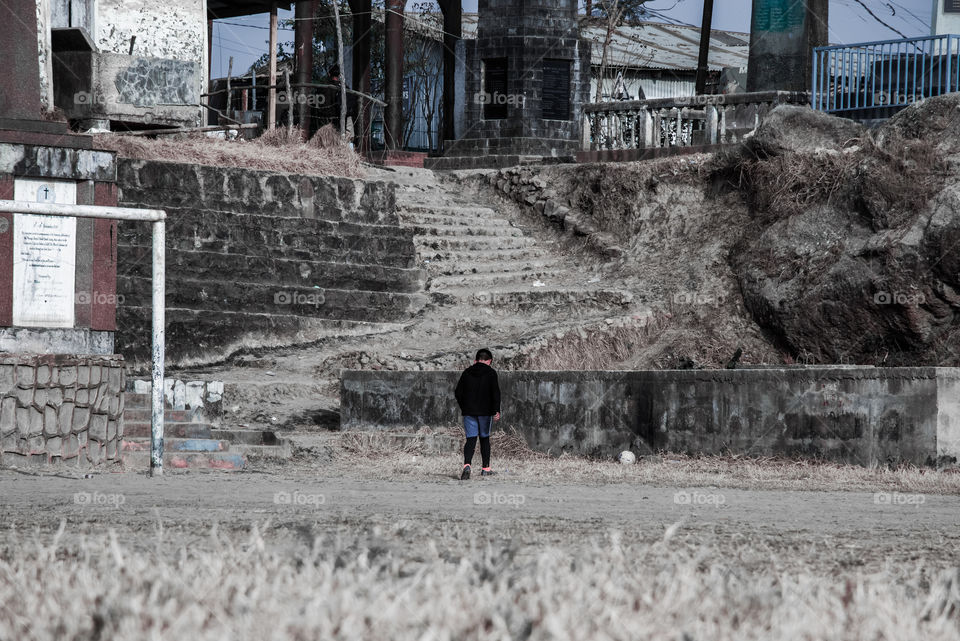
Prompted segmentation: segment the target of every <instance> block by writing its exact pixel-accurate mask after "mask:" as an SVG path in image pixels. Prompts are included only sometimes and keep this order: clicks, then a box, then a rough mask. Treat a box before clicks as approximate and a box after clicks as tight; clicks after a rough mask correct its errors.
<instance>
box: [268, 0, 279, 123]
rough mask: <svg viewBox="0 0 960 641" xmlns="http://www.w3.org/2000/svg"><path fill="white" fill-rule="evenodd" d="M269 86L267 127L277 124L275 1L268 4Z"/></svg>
mask: <svg viewBox="0 0 960 641" xmlns="http://www.w3.org/2000/svg"><path fill="white" fill-rule="evenodd" d="M269 74H270V88H269V89H268V90H267V129H273V128H274V127H276V126H277V3H276V2H273V3H271V4H270V68H269Z"/></svg>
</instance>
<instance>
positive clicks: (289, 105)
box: [283, 67, 293, 137]
mask: <svg viewBox="0 0 960 641" xmlns="http://www.w3.org/2000/svg"><path fill="white" fill-rule="evenodd" d="M283 83H284V85H286V88H287V90H286V92H287V133H288V134H289V135H290V136H291V137H292V136H293V88H292V87H291V86H290V68H289V67H286V68H285V69H284V70H283Z"/></svg>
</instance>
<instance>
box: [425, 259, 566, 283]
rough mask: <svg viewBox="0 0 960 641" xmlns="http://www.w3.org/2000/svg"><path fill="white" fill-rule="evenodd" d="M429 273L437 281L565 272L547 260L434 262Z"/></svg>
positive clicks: (429, 267) (429, 268) (428, 268)
mask: <svg viewBox="0 0 960 641" xmlns="http://www.w3.org/2000/svg"><path fill="white" fill-rule="evenodd" d="M426 267H427V270H428V272H429V273H430V274H431V275H434V276H433V278H434V279H436V278H437V277H438V276H458V275H482V274H498V273H500V272H527V271H534V272H536V271H540V272H548V271H553V272H556V271H561V272H562V271H563V267H562V266H560V265H558V264H557V262H556V261H554V260H550V259H545V260H524V259H520V260H496V261H490V262H479V261H478V262H473V263H471V262H463V263H454V262H445V261H434V262H430V263H428V264H427V265H426Z"/></svg>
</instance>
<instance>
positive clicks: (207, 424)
mask: <svg viewBox="0 0 960 641" xmlns="http://www.w3.org/2000/svg"><path fill="white" fill-rule="evenodd" d="M124 397H125V406H124V432H123V446H122V450H123V462H124V465H125V466H126V467H127V468H128V469H136V470H147V469H149V467H150V431H151V425H150V419H151V411H150V395H149V394H144V393H137V392H135V391H129V390H128V391H127V392H125V394H124ZM166 405H169V404H168V403H165V406H166ZM163 431H164V457H163V459H164V460H163V464H164V467H165V468H170V469H174V470H177V469H204V468H206V469H219V470H240V469H244V468H245V467H247V466H248V464H249V463H250V461H251V459H254V460H255V459H272V460H285V459H289V458H290V457H291V455H292V453H291V446H290V442H289V441H287V440H286V439H283V438H280V437H278V436H277V435H276V433H274V432H273V431H269V430H254V429H242V428H241V429H227V428H225V427H224V426H223V419H222V416H217V415H216V414H213V415H212V414H211V412H210V410H209V409H208V408H204V409H193V410H191V409H170V408H169V407H165V409H164V425H163Z"/></svg>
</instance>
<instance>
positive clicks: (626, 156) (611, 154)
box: [577, 143, 736, 163]
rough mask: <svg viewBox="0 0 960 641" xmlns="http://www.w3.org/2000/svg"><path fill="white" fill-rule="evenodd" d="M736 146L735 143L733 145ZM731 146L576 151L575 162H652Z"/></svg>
mask: <svg viewBox="0 0 960 641" xmlns="http://www.w3.org/2000/svg"><path fill="white" fill-rule="evenodd" d="M735 144H736V143H735ZM730 146H731V145H729V144H728V145H690V146H687V147H645V148H643V149H595V150H593V151H578V152H577V162H579V163H588V162H633V161H637V160H653V159H655V158H669V157H670V156H688V155H690V154H710V153H714V152H716V151H720V150H721V149H723V148H724V147H730Z"/></svg>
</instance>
